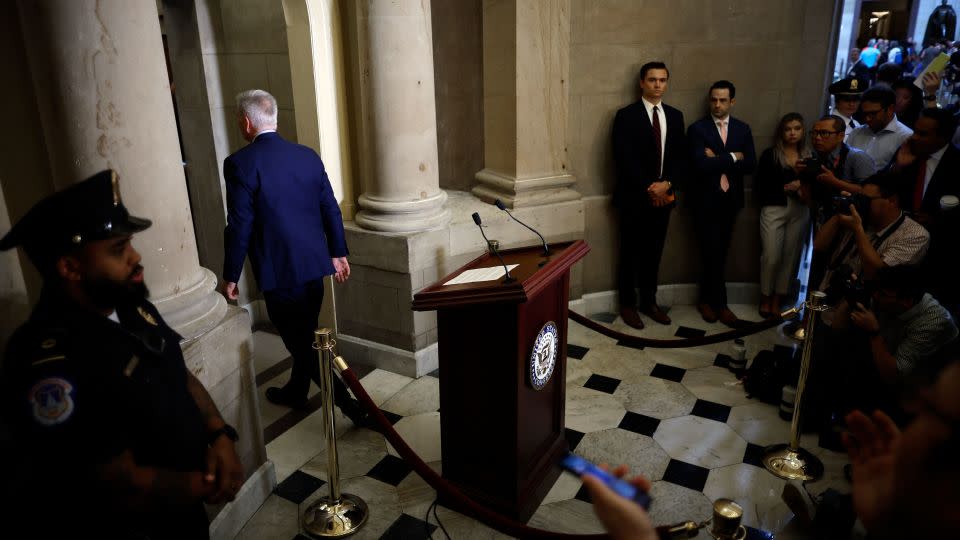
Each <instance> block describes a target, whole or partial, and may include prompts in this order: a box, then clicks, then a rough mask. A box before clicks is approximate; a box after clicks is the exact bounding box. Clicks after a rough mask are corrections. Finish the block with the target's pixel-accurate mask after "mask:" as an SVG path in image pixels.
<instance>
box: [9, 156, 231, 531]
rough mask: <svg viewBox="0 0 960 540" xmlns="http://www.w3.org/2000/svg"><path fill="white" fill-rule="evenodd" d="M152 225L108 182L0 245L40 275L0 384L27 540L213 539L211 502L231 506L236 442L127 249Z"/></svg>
mask: <svg viewBox="0 0 960 540" xmlns="http://www.w3.org/2000/svg"><path fill="white" fill-rule="evenodd" d="M149 226H150V221H148V220H146V219H142V218H138V217H134V216H131V215H130V214H129V213H128V212H127V209H126V208H125V207H124V205H123V202H122V201H121V199H120V191H119V186H118V183H117V176H116V174H115V173H114V172H113V171H109V170H107V171H103V172H101V173H99V174H97V175H95V176H93V177H91V178H89V179H87V180H85V181H83V182H81V183H78V184H75V185H73V186H71V187H69V188H67V189H65V190H63V191H60V192H58V193H55V194H53V195H51V196H50V197H47V198H46V199H44V200H42V201H40V202H39V203H37V205H36V206H34V207H33V208H32V209H31V210H30V211H29V212H28V213H27V214H26V215H25V216H24V217H23V219H21V220H20V221H19V222H18V223H17V224H16V225H14V227H13V228H12V230H10V232H9V233H7V235H6V236H4V237H3V239H2V240H0V249H3V250H8V249H11V248H13V247H16V246H20V247H22V248H23V250H24V252H25V253H26V255H27V256H28V257H29V259H30V260H31V262H32V263H33V264H34V265H35V266H36V267H37V269H38V270H39V271H40V273H41V275H42V277H43V291H42V293H41V295H40V299H39V301H38V302H37V305H36V306H35V307H34V309H33V313H32V315H31V317H30V319H29V320H28V321H27V322H26V323H25V324H24V325H23V326H21V327H20V328H19V329H18V330H17V331H16V332H15V333H14V335H13V337H12V338H11V340H10V342H9V344H8V347H7V351H6V355H5V357H4V361H3V365H2V372H0V377H2V379H0V384H2V398H0V399H2V411H3V415H4V419H5V421H6V422H7V423H8V424H9V427H10V429H11V431H12V435H13V441H14V445H15V451H16V452H18V453H19V454H20V456H19V457H20V459H22V460H25V463H24V465H25V466H24V467H22V468H19V467H18V468H19V469H20V470H22V471H26V472H24V473H23V474H22V476H23V477H24V478H26V480H27V482H26V485H25V486H23V487H22V488H21V490H20V491H18V493H17V495H18V496H17V501H16V503H15V505H14V506H15V508H14V509H11V508H6V509H5V510H12V511H11V512H10V514H8V515H10V516H11V517H13V518H14V519H16V520H22V521H23V525H25V526H26V527H28V529H27V530H30V531H31V532H30V533H29V536H31V537H34V538H37V537H46V536H54V535H56V536H58V537H60V536H63V535H64V533H69V534H71V535H79V536H80V537H88V536H89V537H93V538H138V539H140V538H149V539H158V538H178V539H180V538H191V539H192V538H208V536H209V535H208V528H209V525H208V521H207V516H206V512H205V509H204V506H203V502H208V503H211V504H215V503H219V502H223V501H229V500H232V499H233V498H234V496H235V495H236V493H237V491H238V490H239V488H240V486H241V484H242V483H243V478H244V477H243V468H242V466H241V464H240V460H239V458H238V457H237V453H236V449H235V448H234V443H235V441H236V440H237V432H236V431H235V430H234V429H233V428H232V427H230V426H229V425H228V424H226V423H225V422H224V420H223V418H222V417H221V415H220V413H219V412H218V411H217V408H216V406H215V405H214V403H213V401H212V400H211V399H210V395H209V394H208V393H207V391H206V390H205V389H204V387H203V385H202V384H201V383H200V382H199V381H198V380H197V379H196V377H194V376H193V374H192V373H190V372H189V371H188V370H187V368H186V365H185V363H184V360H183V354H182V353H181V350H180V341H181V339H182V338H181V337H180V336H179V335H178V334H177V333H176V332H174V331H173V330H172V329H171V328H170V327H169V326H167V325H166V323H165V322H164V321H163V318H162V317H161V316H160V314H159V313H158V312H157V310H156V308H155V307H154V306H153V305H152V304H151V303H150V302H148V301H147V299H146V298H147V296H148V292H147V289H146V287H145V286H144V283H143V267H142V266H141V265H140V255H139V254H138V253H137V251H136V250H135V249H134V248H133V246H132V245H131V243H130V241H131V238H132V235H133V234H135V233H138V232H140V231H142V230H144V229H146V228H147V227H149ZM8 465H9V464H8ZM6 525H7V526H8V527H9V526H10V525H9V523H8V524H6ZM84 533H89V534H84Z"/></svg>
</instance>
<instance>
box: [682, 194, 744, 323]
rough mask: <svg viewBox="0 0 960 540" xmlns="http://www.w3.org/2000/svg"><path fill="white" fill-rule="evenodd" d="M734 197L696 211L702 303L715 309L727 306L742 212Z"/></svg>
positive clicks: (695, 225)
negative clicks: (733, 240)
mask: <svg viewBox="0 0 960 540" xmlns="http://www.w3.org/2000/svg"><path fill="white" fill-rule="evenodd" d="M724 199H732V195H729V196H728V197H722V198H720V200H718V201H716V202H715V203H713V204H710V205H707V204H704V205H701V206H699V207H698V208H696V209H695V210H694V212H693V220H694V227H695V228H696V234H697V242H698V244H699V247H700V267H701V269H702V270H701V274H700V303H701V304H709V305H710V306H711V307H713V308H715V309H719V308H722V307H724V306H726V305H727V282H726V280H725V279H724V274H725V270H726V266H727V251H728V250H729V248H730V237H731V236H732V235H733V224H734V222H735V221H736V218H737V213H738V212H739V209H738V208H737V207H736V206H734V205H733V204H732V202H733V201H732V200H724Z"/></svg>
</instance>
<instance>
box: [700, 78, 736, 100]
mask: <svg viewBox="0 0 960 540" xmlns="http://www.w3.org/2000/svg"><path fill="white" fill-rule="evenodd" d="M724 88H726V89H727V90H729V91H730V99H733V98H735V97H737V87H736V86H734V85H733V83H732V82H730V81H725V80H724V81H717V82H715V83H713V84H712V85H711V86H710V90H708V91H707V93H708V94H711V93H713V91H714V90H723V89H724Z"/></svg>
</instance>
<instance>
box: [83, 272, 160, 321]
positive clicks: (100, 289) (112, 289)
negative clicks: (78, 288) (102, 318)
mask: <svg viewBox="0 0 960 540" xmlns="http://www.w3.org/2000/svg"><path fill="white" fill-rule="evenodd" d="M142 270H143V267H142V266H140V265H137V268H135V269H134V271H133V272H132V273H131V274H130V276H129V277H128V278H127V279H125V280H123V281H117V280H113V279H109V278H97V279H87V280H84V281H83V282H82V283H83V288H84V292H86V294H87V298H89V299H90V301H91V302H93V303H94V304H95V305H96V306H97V308H100V309H104V310H107V309H116V308H117V306H120V305H124V304H130V303H138V302H140V301H142V300H144V299H145V298H147V297H148V296H150V291H149V289H147V286H146V284H144V283H143V282H142V281H141V282H136V281H132V280H131V278H132V277H133V276H134V275H136V274H137V273H138V272H141V271H142Z"/></svg>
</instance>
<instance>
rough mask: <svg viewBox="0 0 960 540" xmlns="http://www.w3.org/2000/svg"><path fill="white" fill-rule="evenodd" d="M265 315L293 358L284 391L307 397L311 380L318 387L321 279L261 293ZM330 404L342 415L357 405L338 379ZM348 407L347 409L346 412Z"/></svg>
mask: <svg viewBox="0 0 960 540" xmlns="http://www.w3.org/2000/svg"><path fill="white" fill-rule="evenodd" d="M263 298H264V300H265V301H266V304H267V315H268V316H269V317H270V322H272V323H273V325H274V326H275V327H276V328H277V331H278V332H279V333H280V338H281V339H283V344H284V346H285V347H286V348H287V350H288V351H290V355H291V356H293V369H291V370H290V382H288V383H287V384H286V386H285V387H284V391H285V392H286V393H287V394H288V395H289V396H291V397H297V398H299V397H303V398H306V397H307V392H308V391H309V390H310V381H311V380H312V381H314V382H316V383H317V386H319V385H320V357H319V356H318V354H317V351H316V350H314V348H313V343H314V339H315V338H314V331H315V330H316V329H317V318H318V317H319V316H320V308H321V306H322V305H323V280H320V279H318V280H314V281H309V282H307V283H305V284H304V285H301V286H299V287H295V288H292V289H274V290H272V291H264V292H263ZM333 401H334V403H336V404H337V406H338V407H340V408H341V409H342V410H343V411H344V412H345V413H346V412H347V411H348V410H349V411H350V413H352V412H353V411H354V410H355V409H356V408H357V407H358V405H357V404H356V403H354V402H353V400H352V398H351V396H350V392H349V390H347V387H346V385H344V384H343V381H341V380H340V378H339V377H334V378H333ZM348 407H349V409H348Z"/></svg>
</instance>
